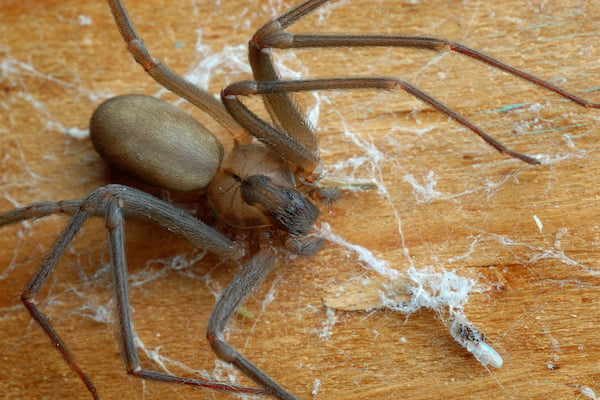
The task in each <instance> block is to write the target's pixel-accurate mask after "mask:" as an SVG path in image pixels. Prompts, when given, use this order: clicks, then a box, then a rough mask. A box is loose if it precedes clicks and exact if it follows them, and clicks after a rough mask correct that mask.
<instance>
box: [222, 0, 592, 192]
mask: <svg viewBox="0 0 600 400" xmlns="http://www.w3.org/2000/svg"><path fill="white" fill-rule="evenodd" d="M328 1H329V0H308V1H305V2H303V3H301V4H300V5H298V6H297V7H295V8H292V9H291V10H289V11H287V12H286V13H284V14H282V15H281V16H279V17H278V18H276V19H273V20H271V21H269V22H267V23H266V24H265V25H263V26H262V27H261V28H260V29H259V30H258V31H257V32H256V33H255V34H254V36H253V38H252V40H250V43H249V59H250V64H251V66H252V70H253V72H254V79H255V80H256V81H273V82H274V81H278V80H280V77H279V74H278V73H277V71H276V69H275V66H274V63H273V60H272V57H271V53H272V49H273V48H278V49H295V48H323V47H413V48H420V49H424V50H434V51H442V50H444V49H448V50H451V51H454V52H457V53H460V54H463V55H465V56H467V57H469V58H471V59H474V60H477V61H480V62H482V63H484V64H487V65H490V66H492V67H495V68H498V69H500V70H502V71H504V72H507V73H509V74H512V75H514V76H517V77H519V78H522V79H524V80H526V81H528V82H531V83H533V84H535V85H538V86H540V87H543V88H545V89H547V90H549V91H551V92H554V93H556V94H558V95H560V96H562V97H564V98H566V99H568V100H570V101H572V102H574V103H576V104H578V105H581V106H584V107H588V108H600V103H594V102H591V101H589V100H587V99H584V98H582V97H580V96H577V95H575V94H574V93H571V92H569V91H567V90H564V89H562V88H560V87H558V86H556V85H554V84H552V83H550V82H548V81H545V80H543V79H540V78H538V77H536V76H535V75H532V74H529V73H527V72H524V71H521V70H519V69H517V68H514V67H512V66H510V65H508V64H506V63H504V62H502V61H500V60H498V59H496V58H494V57H492V56H489V55H487V54H485V53H483V52H481V51H478V50H474V49H472V48H470V47H467V46H465V45H463V44H460V43H457V42H453V41H450V40H446V39H440V38H435V37H426V36H401V35H297V34H292V33H289V32H285V29H286V28H288V27H289V26H290V25H292V24H293V23H295V22H296V21H298V20H299V19H301V18H303V17H304V16H306V15H307V14H309V13H310V12H312V11H314V10H315V9H317V8H318V7H320V6H322V5H324V4H325V3H327V2H328ZM348 81H351V80H348ZM398 82H402V81H398ZM275 86H276V84H273V85H271V87H275ZM399 86H400V87H401V88H402V89H403V90H405V91H406V92H408V93H410V94H412V95H413V96H415V97H417V98H418V99H420V100H422V101H424V102H426V103H428V104H429V105H430V106H432V107H433V108H435V109H436V110H438V111H440V112H441V113H443V114H445V115H447V116H448V117H450V118H452V119H454V120H455V121H457V122H458V123H460V124H462V125H463V126H465V127H466V128H468V129H470V130H471V131H473V132H475V133H476V134H477V135H479V136H480V137H481V138H482V139H483V140H485V141H486V142H487V143H488V144H489V145H491V146H492V147H494V148H496V149H497V150H498V151H500V152H502V153H504V154H507V155H509V156H511V157H514V158H517V159H520V160H523V161H525V162H527V163H530V164H539V162H538V161H537V160H535V159H534V158H532V157H529V156H526V155H523V154H521V153H517V152H515V151H512V150H510V149H507V148H506V147H505V146H504V145H502V144H501V143H499V142H498V141H497V140H495V139H494V138H492V137H491V136H490V135H489V134H487V133H485V132H484V131H483V130H482V129H480V128H478V127H477V126H475V125H474V124H473V123H472V122H470V121H469V120H467V119H466V118H465V117H462V116H461V115H459V114H457V113H456V112H455V111H453V110H452V109H451V108H449V107H448V106H446V105H444V104H442V103H441V102H439V101H438V100H436V99H435V98H433V97H431V96H430V95H428V94H426V93H424V92H423V91H422V90H420V89H418V88H416V87H415V86H412V85H410V84H409V83H406V82H402V83H401V85H399ZM356 87H357V88H358V87H371V86H360V85H359V86H356ZM373 87H376V86H373ZM322 88H323V89H326V87H322ZM286 91H287V90H279V89H277V90H270V91H265V92H266V93H265V92H262V93H261V94H262V95H263V98H264V99H265V104H266V106H267V109H268V110H269V112H270V114H271V117H272V119H273V121H276V125H277V127H275V130H277V131H278V133H275V132H274V131H273V130H270V129H269V130H268V133H267V135H268V136H269V137H273V138H275V137H277V139H275V140H271V142H272V144H270V146H272V147H274V149H275V150H276V151H278V152H279V153H283V154H286V155H288V154H289V153H293V154H292V156H293V157H297V158H298V157H299V158H302V160H301V162H300V163H298V161H297V160H296V161H293V162H295V163H296V165H298V166H299V167H301V168H302V169H304V170H305V171H307V172H308V174H309V180H310V174H311V173H313V175H319V173H320V162H319V158H318V140H317V138H316V135H315V133H314V130H313V129H312V127H311V126H310V124H309V123H308V122H307V121H306V118H305V116H304V113H303V112H302V111H301V110H300V108H299V107H298V106H297V105H296V104H295V102H294V101H293V99H292V98H291V97H290V96H289V95H288V94H287V93H286ZM290 91H291V90H290ZM228 93H229V92H228ZM256 94H258V92H256ZM226 106H227V107H228V108H229V106H228V105H227V104H226ZM229 110H230V112H232V111H231V109H229ZM237 115H240V114H239V113H237V114H234V116H236V119H237ZM238 121H239V122H240V123H241V124H242V125H243V126H245V127H246V129H249V132H253V131H252V130H250V128H249V126H250V125H249V124H245V123H244V122H242V121H240V120H238ZM280 127H285V129H281V128H280ZM252 129H257V128H256V127H253V128H252ZM263 129H264V128H263ZM252 134H253V135H254V136H257V135H255V134H254V133H252ZM260 134H261V133H259V135H260ZM281 135H289V136H291V137H292V140H291V141H292V142H293V145H294V146H295V147H297V148H298V149H295V150H294V149H291V150H290V148H291V146H290V145H288V144H287V143H286V144H281V142H283V140H281V139H279V136H281ZM262 140H264V141H265V142H267V139H264V138H263V139H262ZM269 140H270V139H269ZM302 152H304V153H305V154H300V153H302Z"/></svg>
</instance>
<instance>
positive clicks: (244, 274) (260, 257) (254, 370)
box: [207, 248, 297, 400]
mask: <svg viewBox="0 0 600 400" xmlns="http://www.w3.org/2000/svg"><path fill="white" fill-rule="evenodd" d="M276 261H277V257H276V254H275V252H274V250H272V249H269V248H266V249H263V250H261V251H259V252H258V253H256V254H255V255H254V257H252V258H251V259H250V260H249V261H248V262H247V263H246V264H245V265H244V266H243V267H242V268H241V269H240V271H239V272H238V273H237V274H236V275H235V276H234V278H233V280H232V281H231V282H230V283H229V285H227V287H226V288H225V290H224V291H223V293H221V296H220V297H219V300H218V301H217V304H216V305H215V307H214V309H213V311H212V314H211V316H210V319H209V320H208V329H207V338H208V341H209V342H210V345H211V346H212V348H213V350H214V352H215V353H216V354H217V355H218V356H219V358H221V359H222V360H224V361H227V362H229V363H231V364H233V365H235V366H236V367H237V368H238V369H239V370H240V371H242V372H243V373H244V374H245V375H246V376H248V377H249V378H250V379H252V380H253V381H254V382H256V383H257V384H258V385H260V386H261V387H262V388H264V389H265V390H267V391H268V392H269V394H270V395H271V396H273V397H275V398H278V399H283V400H297V398H296V397H295V396H294V395H292V394H290V393H289V392H288V391H286V390H285V389H284V388H283V387H281V386H280V385H279V384H277V382H275V381H274V380H273V379H271V378H269V376H268V375H266V374H265V373H264V372H262V371H261V370H260V369H258V367H256V366H255V365H254V364H252V363H251V362H250V361H249V360H248V359H246V358H245V357H244V356H243V355H241V354H240V353H239V351H238V350H237V349H236V348H235V347H233V346H231V345H230V344H228V343H227V342H226V341H225V338H224V335H223V331H224V330H225V327H226V325H227V322H228V321H229V320H230V319H231V316H232V315H233V314H234V312H235V310H236V308H237V307H238V306H239V305H240V304H241V303H242V302H243V301H244V300H245V299H246V298H247V297H248V296H249V295H250V294H252V293H253V292H254V290H255V289H256V288H257V287H258V286H259V285H260V284H261V283H262V282H263V281H264V279H265V277H266V276H267V275H268V273H269V272H270V271H271V269H272V268H273V267H274V266H275V263H276Z"/></svg>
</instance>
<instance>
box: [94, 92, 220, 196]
mask: <svg viewBox="0 0 600 400" xmlns="http://www.w3.org/2000/svg"><path fill="white" fill-rule="evenodd" d="M90 136H91V138H92V142H93V144H94V147H95V148H96V150H97V151H98V153H100V155H101V156H102V157H103V158H104V159H105V160H106V161H107V162H108V163H109V165H110V166H111V167H113V168H115V169H117V170H119V171H121V172H124V173H126V174H127V175H130V176H132V177H134V178H136V179H139V180H141V181H142V182H144V183H147V184H150V185H153V186H158V187H161V188H164V189H169V190H178V191H191V190H197V189H201V188H204V187H206V186H207V185H208V184H209V183H210V181H211V180H212V179H213V177H214V176H215V174H216V173H217V170H218V169H219V164H220V163H221V160H222V159H223V146H222V145H221V143H220V142H219V141H218V140H217V139H216V138H215V137H214V136H213V134H212V133H210V132H209V131H208V130H207V129H206V128H205V127H204V126H203V125H201V124H200V123H199V122H198V121H196V120H195V119H194V118H193V117H192V116H191V115H189V114H187V113H186V112H184V111H182V110H180V109H179V108H177V107H175V106H173V105H171V104H170V103H167V102H165V101H163V100H159V99H157V98H154V97H151V96H145V95H134V94H130V95H123V96H117V97H113V98H111V99H109V100H107V101H105V102H104V103H102V104H100V106H98V108H96V110H95V111H94V114H93V115H92V118H91V121H90Z"/></svg>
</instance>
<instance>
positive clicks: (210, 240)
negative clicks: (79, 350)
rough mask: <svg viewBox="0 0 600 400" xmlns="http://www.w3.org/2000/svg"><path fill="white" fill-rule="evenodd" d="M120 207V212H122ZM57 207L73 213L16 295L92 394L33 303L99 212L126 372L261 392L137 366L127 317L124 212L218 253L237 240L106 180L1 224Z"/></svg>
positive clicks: (234, 251) (235, 250) (231, 253)
mask: <svg viewBox="0 0 600 400" xmlns="http://www.w3.org/2000/svg"><path fill="white" fill-rule="evenodd" d="M122 211H124V212H123V213H122ZM57 212H58V213H66V214H72V216H71V218H70V219H69V221H68V222H67V225H66V227H65V228H64V230H63V231H62V233H61V234H60V236H59V237H58V239H57V240H56V242H55V243H54V245H53V246H52V248H51V249H50V250H49V251H48V254H47V255H46V257H45V258H44V260H43V261H42V263H41V265H40V267H39V268H38V270H37V271H36V272H35V274H34V275H33V277H32V279H31V280H30V282H29V283H28V285H27V286H26V288H25V289H24V291H23V293H22V294H21V300H22V301H23V303H24V305H25V307H26V308H27V309H28V310H29V312H30V314H31V316H32V317H33V318H34V320H35V321H36V322H37V323H38V324H39V325H40V327H41V328H42V329H43V330H44V332H45V333H46V335H48V337H49V338H50V340H51V341H52V343H53V344H54V345H55V347H56V348H57V350H58V351H59V352H60V353H61V355H62V356H63V358H64V359H65V361H66V362H67V364H68V365H69V366H70V367H71V368H72V369H73V370H74V371H75V372H76V373H77V375H78V376H79V377H80V379H81V380H82V381H83V382H84V384H85V385H86V387H87V389H88V390H89V392H90V393H91V394H92V396H93V397H94V398H96V399H97V398H99V397H98V393H97V390H96V388H95V386H94V384H93V383H92V381H91V379H90V378H89V377H88V376H87V375H86V374H85V373H84V372H83V370H82V369H81V368H80V367H79V365H78V364H77V362H76V360H75V357H74V356H73V355H72V354H71V353H70V351H69V349H68V347H67V345H66V344H65V342H64V341H63V340H62V338H61V337H60V336H59V335H58V333H57V332H56V331H55V329H54V328H53V327H52V325H51V324H50V321H49V320H48V318H47V317H46V315H45V314H44V313H43V312H42V311H41V310H40V309H39V308H38V306H37V305H36V302H35V297H36V295H37V294H38V292H39V291H40V289H41V287H42V285H43V284H44V282H45V281H46V279H47V278H48V276H49V275H50V273H51V272H52V271H53V270H54V268H55V267H56V264H57V262H58V260H59V258H60V257H61V255H62V254H63V253H64V251H65V250H66V249H67V247H68V246H69V244H70V243H71V242H72V240H73V238H74V237H75V235H76V234H77V232H78V231H79V230H80V229H81V226H82V225H83V223H84V222H85V221H86V220H87V219H88V218H89V217H91V216H94V215H99V214H100V213H104V218H105V222H106V229H107V231H108V240H109V249H110V259H111V266H112V272H113V284H114V291H115V302H116V308H117V319H118V325H119V338H120V345H121V350H122V356H123V360H124V363H125V366H126V369H127V372H128V373H129V374H131V375H134V376H138V377H141V378H144V379H151V380H156V381H162V382H169V383H177V384H185V385H191V386H201V387H207V388H211V389H217V390H223V391H229V392H235V393H248V394H266V392H265V390H262V389H256V388H248V387H243V386H238V385H232V384H228V383H221V382H210V381H204V380H198V379H190V378H184V377H179V376H174V375H170V374H166V373H162V372H157V371H151V370H145V369H142V368H141V365H140V361H139V357H138V352H137V349H136V346H135V338H136V335H135V330H134V327H133V324H132V320H131V314H130V305H129V304H130V302H129V292H128V288H127V263H126V258H125V250H124V230H123V227H124V221H123V219H124V215H128V216H132V217H135V218H139V219H145V220H149V221H152V222H154V223H156V224H158V225H160V226H162V227H164V228H166V229H167V230H169V231H171V232H174V233H176V234H178V235H180V236H182V237H184V238H185V239H187V240H189V241H190V242H191V243H193V244H195V245H197V246H199V247H202V248H205V249H207V250H209V251H211V252H213V253H215V254H218V255H221V256H223V257H231V258H234V259H235V258H239V257H241V256H242V255H243V250H241V249H240V248H239V246H237V245H236V244H235V243H234V242H232V241H230V240H229V239H227V238H226V237H225V236H223V235H221V234H220V233H218V232H216V231H214V230H213V229H212V228H210V227H208V226H207V225H205V224H204V223H202V222H201V221H199V220H197V219H195V218H194V217H192V216H191V215H189V214H187V213H186V212H185V211H183V210H181V209H179V208H177V207H174V206H172V205H170V204H169V203H166V202H164V201H162V200H160V199H158V198H155V197H153V196H150V195H148V194H146V193H144V192H142V191H139V190H137V189H133V188H129V187H126V186H122V185H107V186H105V187H103V188H100V189H96V190H95V191H93V192H92V193H91V194H90V195H89V196H88V197H87V198H85V199H84V200H70V201H66V202H59V203H54V204H53V203H38V204H36V205H32V206H29V207H24V208H21V209H18V210H15V211H11V212H8V213H5V214H0V226H2V225H7V224H10V223H14V222H17V221H20V220H23V219H28V218H37V217H40V216H44V215H49V214H52V213H57ZM267 264H268V263H267ZM268 270H269V268H267V272H268ZM242 371H243V370H242ZM269 390H270V389H269Z"/></svg>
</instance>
